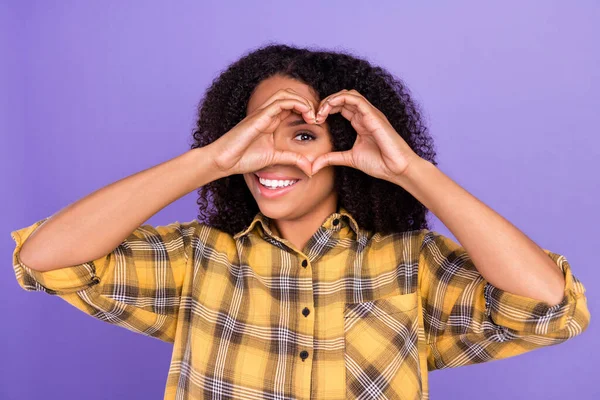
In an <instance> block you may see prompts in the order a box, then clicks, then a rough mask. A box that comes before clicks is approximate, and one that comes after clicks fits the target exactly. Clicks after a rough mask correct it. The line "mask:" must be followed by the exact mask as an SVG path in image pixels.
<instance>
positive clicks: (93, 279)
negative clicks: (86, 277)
mask: <svg viewBox="0 0 600 400" xmlns="http://www.w3.org/2000/svg"><path fill="white" fill-rule="evenodd" d="M92 282H93V283H94V284H96V283H100V278H98V277H97V276H94V277H93V278H92Z"/></svg>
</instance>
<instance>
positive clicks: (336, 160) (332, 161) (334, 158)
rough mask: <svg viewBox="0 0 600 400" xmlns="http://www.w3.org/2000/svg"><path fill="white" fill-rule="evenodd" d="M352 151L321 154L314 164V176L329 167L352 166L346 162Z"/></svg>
mask: <svg viewBox="0 0 600 400" xmlns="http://www.w3.org/2000/svg"><path fill="white" fill-rule="evenodd" d="M349 155H350V151H349V150H347V151H332V152H329V153H325V154H321V155H320V156H319V157H317V158H316V159H315V160H314V161H313V163H312V174H313V175H314V174H316V173H317V172H318V171H319V170H320V169H321V168H324V167H327V166H329V165H345V166H349V165H350V164H349V163H348V162H347V161H346V159H347V158H348V157H349Z"/></svg>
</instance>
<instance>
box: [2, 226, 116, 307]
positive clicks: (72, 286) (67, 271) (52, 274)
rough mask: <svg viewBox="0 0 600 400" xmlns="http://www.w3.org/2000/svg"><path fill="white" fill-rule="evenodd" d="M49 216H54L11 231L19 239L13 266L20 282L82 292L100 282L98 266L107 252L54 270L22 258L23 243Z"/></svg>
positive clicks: (44, 289)
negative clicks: (39, 268)
mask: <svg viewBox="0 0 600 400" xmlns="http://www.w3.org/2000/svg"><path fill="white" fill-rule="evenodd" d="M48 218H50V217H47V218H44V219H42V220H40V221H37V222H35V223H34V224H32V225H30V226H28V227H25V228H21V229H18V230H15V231H12V232H11V237H12V238H13V240H14V241H15V243H16V247H15V249H14V252H13V269H14V272H15V275H16V278H17V282H18V283H19V286H21V288H23V289H25V290H27V291H40V292H46V293H48V294H53V295H60V294H67V293H73V292H78V291H80V290H84V289H87V288H89V287H91V286H94V285H96V284H98V283H100V277H99V276H98V275H97V274H96V266H97V265H102V266H103V265H104V262H105V261H106V258H107V257H106V256H103V257H101V258H99V259H97V260H93V261H88V262H85V263H83V264H78V265H74V266H70V267H65V268H59V269H54V270H51V271H36V270H34V269H31V268H29V267H28V266H27V265H25V264H24V263H23V262H22V261H21V258H20V253H21V248H22V246H23V243H24V242H25V240H26V239H27V238H28V237H29V236H31V234H32V233H33V232H35V230H36V229H37V228H39V227H40V225H42V224H43V223H44V222H45V221H46V220H47V219H48Z"/></svg>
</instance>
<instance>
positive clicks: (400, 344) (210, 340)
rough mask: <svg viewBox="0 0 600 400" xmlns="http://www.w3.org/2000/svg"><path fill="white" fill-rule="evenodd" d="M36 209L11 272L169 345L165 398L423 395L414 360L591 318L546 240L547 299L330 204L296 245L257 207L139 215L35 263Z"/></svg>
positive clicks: (546, 342) (481, 353)
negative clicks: (556, 286) (213, 218)
mask: <svg viewBox="0 0 600 400" xmlns="http://www.w3.org/2000/svg"><path fill="white" fill-rule="evenodd" d="M45 220H46V219H44V220H41V221H38V222H36V223H34V224H33V225H31V226H29V227H26V228H22V229H19V230H16V231H13V232H12V233H11V235H12V237H13V239H14V240H15V242H16V248H15V250H14V254H13V266H14V271H15V274H16V278H17V281H18V283H19V285H20V286H21V287H22V288H23V289H25V290H28V291H42V292H46V293H49V294H52V295H57V296H60V297H61V298H62V299H64V300H65V301H67V302H68V303H70V304H71V305H73V306H75V307H77V308H78V309H80V310H81V311H83V312H85V313H87V314H89V315H91V316H92V317H95V318H97V319H100V320H102V321H105V322H108V323H111V324H115V325H119V326H122V327H124V328H127V329H129V330H132V331H134V332H138V333H142V334H144V335H148V336H151V337H155V338H157V339H160V340H163V341H167V342H171V343H173V344H174V346H173V359H172V363H171V366H170V369H169V373H168V377H167V382H166V390H165V394H164V398H165V399H175V398H177V399H180V400H181V399H203V398H211V399H213V398H235V399H264V398H271V399H307V400H308V399H311V398H314V399H339V400H341V399H359V398H360V399H428V398H429V394H428V384H427V377H428V371H431V370H435V369H443V368H451V367H458V366H461V365H469V364H475V363H481V362H485V361H491V360H497V359H502V358H506V357H511V356H516V355H518V354H521V353H525V352H527V351H531V350H534V349H536V348H540V347H543V346H550V345H555V344H558V343H561V342H563V341H565V340H567V339H569V338H571V337H574V336H576V335H578V334H580V333H581V332H583V331H584V330H585V329H586V327H587V326H588V324H589V321H590V313H589V311H588V308H587V300H586V297H585V295H584V293H585V289H584V287H583V285H582V284H581V282H580V281H579V280H577V278H576V277H575V276H574V275H572V273H571V269H570V265H569V263H568V262H567V260H566V259H565V257H564V256H562V255H559V254H555V253H552V252H550V251H548V250H544V251H545V252H546V253H547V254H548V256H549V257H550V258H551V259H552V260H553V261H554V262H555V264H556V265H557V268H560V269H561V270H562V272H563V273H564V276H565V280H566V286H565V295H564V298H563V301H562V302H561V303H560V304H558V305H555V306H553V307H550V306H549V305H548V304H547V303H544V302H540V301H537V300H534V299H530V298H526V297H522V296H518V295H515V294H512V293H508V292H505V291H503V290H501V289H499V288H496V287H494V286H492V285H490V284H489V283H488V282H486V281H485V280H484V279H483V278H482V276H481V275H480V274H479V273H478V272H477V270H476V268H475V266H474V264H473V263H472V261H471V259H470V258H469V256H468V254H467V253H466V251H465V250H464V248H462V247H460V246H459V245H458V244H457V243H456V242H454V241H452V240H451V239H450V238H447V237H445V236H443V235H440V234H438V233H436V232H434V231H430V230H426V229H423V230H414V231H410V232H403V233H395V234H390V235H385V236H384V235H381V234H379V233H373V232H371V231H367V230H364V229H361V228H359V226H358V225H357V223H356V221H355V220H354V218H353V217H352V216H351V215H350V214H349V213H348V211H347V210H346V209H344V208H340V209H339V210H338V211H336V212H334V213H332V214H331V215H330V216H328V217H327V218H326V219H325V221H324V222H323V224H322V225H321V226H320V227H319V229H318V230H317V231H316V232H315V234H314V235H313V236H312V237H311V239H310V240H309V242H308V243H307V244H306V246H305V248H304V249H297V248H295V247H294V245H293V244H292V243H291V242H289V241H287V240H285V239H282V238H279V237H277V236H275V235H274V234H273V232H272V231H271V230H270V228H269V222H270V220H269V218H267V217H265V216H264V215H262V214H261V213H258V214H257V215H256V217H255V218H254V220H253V221H252V223H251V224H250V225H249V226H248V227H247V228H246V229H245V230H244V231H242V232H239V233H237V234H236V235H234V236H231V235H229V234H227V233H225V232H223V231H220V230H218V229H216V228H212V227H209V226H207V225H205V224H203V223H199V222H197V221H195V220H194V221H190V222H184V223H179V222H175V223H172V224H169V225H166V226H157V227H152V226H150V225H142V226H140V227H139V228H138V229H136V230H135V231H134V232H133V233H132V234H131V235H130V236H129V237H127V238H126V239H125V240H124V241H123V242H122V243H121V244H120V245H119V246H118V247H117V248H116V249H115V250H114V251H113V252H112V253H110V254H108V255H106V256H104V257H100V258H98V259H96V260H91V261H89V262H85V263H83V264H80V265H75V266H71V267H67V268H61V269H57V270H53V271H47V272H38V271H35V270H31V269H30V268H28V267H27V266H26V265H24V264H23V263H22V262H21V261H20V259H19V251H20V248H21V246H22V244H23V242H24V241H25V240H26V239H27V237H28V236H30V235H31V234H32V233H33V232H34V231H35V229H37V228H38V227H39V226H40V224H41V223H43V222H44V221H45Z"/></svg>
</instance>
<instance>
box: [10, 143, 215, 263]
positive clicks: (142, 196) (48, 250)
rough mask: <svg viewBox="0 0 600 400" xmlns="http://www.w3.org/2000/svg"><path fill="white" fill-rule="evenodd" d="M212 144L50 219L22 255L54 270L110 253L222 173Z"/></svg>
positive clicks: (113, 186)
mask: <svg viewBox="0 0 600 400" xmlns="http://www.w3.org/2000/svg"><path fill="white" fill-rule="evenodd" d="M211 151H212V149H211V148H210V146H206V147H200V148H196V149H192V150H190V151H187V152H185V153H183V154H182V155H180V156H177V157H175V158H173V159H170V160H168V161H165V162H163V163H161V164H158V165H156V166H154V167H151V168H148V169H146V170H143V171H141V172H138V173H135V174H133V175H130V176H128V177H126V178H123V179H121V180H119V181H116V182H114V183H111V184H109V185H107V186H105V187H103V188H101V189H99V190H97V191H95V192H93V193H91V194H89V195H87V196H86V197H84V198H82V199H80V200H78V201H76V202H74V203H72V204H70V205H68V206H67V207H65V208H64V209H62V210H60V211H58V212H57V213H56V214H54V215H52V216H51V217H49V218H47V219H45V220H44V223H43V224H42V225H41V226H39V227H38V228H37V229H36V230H35V232H33V233H32V234H31V236H30V237H28V239H27V241H26V242H25V243H24V244H23V246H22V248H21V251H20V254H19V257H20V260H21V262H22V263H23V264H25V265H27V266H28V267H30V268H31V269H33V270H37V271H49V270H53V269H57V268H63V267H67V266H72V265H76V264H80V263H83V262H86V261H89V260H93V259H97V258H99V257H101V256H104V255H106V254H108V253H110V252H111V251H112V250H113V249H114V248H116V247H117V245H118V244H119V243H121V242H122V241H123V240H124V239H125V238H126V237H127V236H128V235H130V234H131V233H132V232H133V231H134V230H135V229H136V228H137V227H139V226H140V225H141V224H142V223H143V222H144V221H146V220H148V218H150V217H151V216H152V215H154V214H156V213H157V212H158V211H160V210H161V209H163V208H164V207H166V206H167V205H168V204H170V203H172V202H173V201H175V200H177V199H179V198H180V197H182V196H184V195H185V194H187V193H189V192H191V191H192V190H194V189H196V188H198V187H200V186H203V185H205V184H207V183H209V182H211V181H213V180H216V179H218V178H220V177H221V175H217V172H216V171H217V170H216V169H215V168H213V166H212V162H213V157H212V154H211V153H210V152H211Z"/></svg>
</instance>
